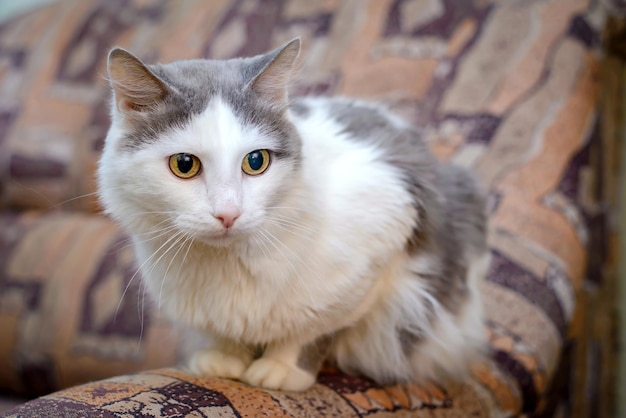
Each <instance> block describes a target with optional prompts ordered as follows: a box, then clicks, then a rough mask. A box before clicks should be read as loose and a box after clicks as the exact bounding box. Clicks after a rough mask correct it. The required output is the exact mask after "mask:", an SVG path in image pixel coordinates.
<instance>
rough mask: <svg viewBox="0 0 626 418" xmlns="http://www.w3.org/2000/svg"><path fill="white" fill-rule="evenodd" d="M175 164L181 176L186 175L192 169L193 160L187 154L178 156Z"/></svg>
mask: <svg viewBox="0 0 626 418" xmlns="http://www.w3.org/2000/svg"><path fill="white" fill-rule="evenodd" d="M176 163H177V164H178V170H180V172H181V173H183V174H187V173H189V171H190V170H191V168H192V167H193V158H191V155H189V154H180V155H179V156H178V159H177V160H176Z"/></svg>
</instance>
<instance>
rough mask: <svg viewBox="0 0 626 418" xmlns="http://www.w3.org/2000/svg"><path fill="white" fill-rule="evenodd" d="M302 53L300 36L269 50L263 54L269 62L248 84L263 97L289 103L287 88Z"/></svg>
mask: <svg viewBox="0 0 626 418" xmlns="http://www.w3.org/2000/svg"><path fill="white" fill-rule="evenodd" d="M298 55H300V38H295V39H293V40H291V41H289V42H287V43H286V44H284V45H282V46H280V47H278V48H276V49H275V50H273V51H270V52H268V53H267V54H265V55H264V56H263V59H264V60H266V61H267V64H266V65H265V66H264V67H263V68H262V69H261V71H260V72H259V73H258V74H257V75H256V76H255V77H254V78H253V79H252V81H250V83H249V84H248V85H249V86H250V88H251V89H252V90H253V91H254V92H256V93H257V94H258V95H260V96H261V97H263V98H265V99H267V100H268V101H269V102H270V103H272V104H275V105H279V106H280V105H286V104H287V88H288V86H289V80H290V79H291V75H292V73H293V71H294V64H295V62H296V59H297V58H298Z"/></svg>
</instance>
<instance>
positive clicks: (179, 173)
mask: <svg viewBox="0 0 626 418" xmlns="http://www.w3.org/2000/svg"><path fill="white" fill-rule="evenodd" d="M201 168H202V164H201V163H200V160H199V159H198V157H196V156H195V155H192V154H185V153H180V154H174V155H172V156H171V157H170V170H171V171H172V173H173V174H174V175H175V176H176V177H180V178H181V179H190V178H192V177H195V176H197V175H198V173H200V169H201Z"/></svg>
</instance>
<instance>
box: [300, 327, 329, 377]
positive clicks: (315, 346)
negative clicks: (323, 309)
mask: <svg viewBox="0 0 626 418" xmlns="http://www.w3.org/2000/svg"><path fill="white" fill-rule="evenodd" d="M332 340H333V337H332V336H330V335H325V336H322V337H319V338H318V339H317V340H315V341H314V342H312V343H310V344H308V345H306V346H304V347H302V349H301V350H300V354H299V356H298V361H297V366H298V367H299V368H300V369H302V370H304V371H306V372H309V373H311V374H312V375H317V372H318V371H319V370H320V368H321V367H322V363H324V360H326V357H327V356H328V354H329V353H330V348H331V344H332Z"/></svg>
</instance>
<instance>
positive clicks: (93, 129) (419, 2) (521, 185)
mask: <svg viewBox="0 0 626 418" xmlns="http://www.w3.org/2000/svg"><path fill="white" fill-rule="evenodd" d="M609 3H610V2H599V1H591V0H537V1H533V2H520V1H499V0H474V1H469V0H368V1H363V0H358V1H357V0H350V1H340V0H325V1H307V0H285V1H270V0H219V1H217V0H216V1H211V2H205V1H202V0H189V1H185V2H176V1H166V0H132V1H131V0H99V1H92V2H84V1H79V0H65V1H61V2H58V3H55V4H53V5H50V6H47V7H45V8H43V9H41V10H38V11H36V12H33V13H30V14H27V15H25V16H22V17H20V18H17V19H14V20H12V21H9V22H7V23H5V24H3V25H1V26H0V206H1V207H2V208H3V210H4V212H3V213H2V214H1V215H0V231H1V232H0V249H1V250H0V365H1V367H0V370H3V372H2V373H0V389H2V390H4V391H10V392H13V393H20V394H26V395H30V396H34V395H42V394H46V393H49V392H52V391H54V390H59V389H64V390H62V391H60V392H56V393H54V394H51V395H48V396H45V397H43V398H40V399H37V400H34V401H31V402H29V403H27V404H25V405H23V406H21V407H19V408H17V409H15V410H14V411H13V412H12V413H10V414H8V415H7V416H70V415H72V414H73V415H81V414H82V415H90V416H91V415H94V416H96V415H97V416H106V417H108V416H111V417H118V416H119V417H121V416H130V415H132V416H155V417H165V416H195V417H200V416H244V415H248V416H250V415H253V416H254V415H260V414H261V413H263V414H265V415H266V416H303V415H307V414H308V415H318V416H341V417H350V416H379V417H382V416H391V415H398V416H438V417H465V416H475V417H487V416H514V415H518V414H522V413H532V412H533V411H540V412H542V413H543V414H545V415H546V416H547V415H550V414H552V413H553V412H554V411H560V412H559V413H561V414H565V416H573V415H572V414H573V409H572V408H573V407H575V402H576V399H582V398H584V396H583V395H582V391H583V390H585V391H586V392H585V393H586V394H587V395H588V394H589V393H592V394H595V396H600V395H598V389H597V388H598V384H599V379H598V378H597V376H599V375H598V373H600V371H599V369H598V367H600V366H601V365H602V364H604V362H603V361H602V359H601V357H600V355H601V354H604V355H609V356H610V354H611V352H610V350H608V351H607V350H604V349H598V348H597V347H596V348H597V349H596V350H589V351H588V350H585V351H584V355H581V354H579V353H582V351H577V348H578V347H582V346H585V347H586V343H584V341H585V335H586V333H587V332H588V322H589V321H588V320H587V317H588V316H589V315H590V313H589V312H588V306H587V303H586V301H587V293H586V292H587V291H588V289H589V287H590V286H591V287H594V288H596V289H597V288H601V287H602V286H604V285H605V280H606V278H605V277H604V275H603V274H604V272H606V271H607V270H606V268H605V267H604V263H605V262H606V257H607V251H608V250H607V242H608V237H607V235H606V234H607V229H608V224H607V219H606V211H605V209H604V208H605V205H604V202H602V201H601V200H600V199H599V198H598V193H597V190H598V187H600V185H601V184H602V181H603V178H602V176H601V174H602V173H601V172H600V169H599V165H600V164H601V163H602V161H601V160H599V158H600V157H599V156H601V155H602V153H603V152H604V151H605V148H606V144H604V143H603V142H602V141H601V136H600V131H599V128H598V118H597V94H598V75H599V71H600V55H599V50H600V46H601V45H600V32H601V31H602V28H603V25H604V21H605V18H606V16H607V14H608V9H607V7H608V4H609ZM294 36H301V37H302V39H303V45H304V54H303V60H302V63H301V70H300V75H299V77H298V79H297V80H296V82H295V85H294V89H293V91H294V94H299V95H300V94H341V95H346V96H351V97H360V98H367V99H372V100H377V101H381V102H384V103H387V104H388V105H389V106H390V107H391V108H392V109H394V110H395V111H397V112H398V113H399V114H401V115H403V116H405V117H406V118H408V119H409V120H411V121H413V122H414V123H415V124H416V125H419V126H420V127H421V128H422V130H423V132H424V136H425V138H426V140H427V141H428V142H429V144H430V145H431V148H432V149H433V151H434V152H435V153H436V155H437V156H438V157H440V158H441V159H444V160H451V161H454V162H456V163H458V164H461V165H465V166H469V167H472V168H474V169H475V170H476V171H477V172H478V173H479V175H480V177H481V179H482V181H483V183H484V185H485V186H486V187H487V188H488V189H489V191H490V199H489V210H490V214H491V222H490V228H489V243H490V247H491V249H492V253H493V262H492V265H491V268H490V271H489V275H488V280H487V282H486V283H485V285H484V286H483V288H482V292H483V294H484V297H485V301H486V324H485V325H486V327H487V329H488V332H489V335H490V342H491V347H492V353H491V355H490V356H489V358H488V360H487V361H485V362H484V363H481V364H475V365H474V366H473V367H472V373H471V377H470V379H469V381H468V382H464V383H448V384H445V385H442V386H435V385H430V386H429V385H427V386H424V387H418V386H415V385H412V384H401V385H396V386H388V387H380V386H377V385H375V384H373V383H372V382H370V381H368V380H365V379H362V378H359V377H354V376H346V375H343V374H340V373H338V372H337V371H335V370H332V369H331V368H327V369H325V370H324V372H323V373H322V374H321V375H320V377H319V379H318V384H316V385H315V386H314V387H313V388H312V389H311V390H309V391H307V392H305V393H302V394H293V393H280V392H273V391H264V390H259V389H254V388H249V387H247V386H245V385H243V384H240V383H238V382H231V381H227V380H219V379H200V378H197V377H194V376H190V375H188V374H185V372H184V371H183V370H182V369H175V368H165V369H163V368H161V367H174V366H175V365H176V364H177V363H178V362H179V361H180V360H181V359H182V358H183V357H184V354H185V353H186V352H188V351H189V350H190V349H191V348H192V347H193V345H194V344H195V342H196V339H195V338H194V339H193V344H192V343H189V342H188V340H187V339H186V338H184V336H185V334H186V332H184V331H182V330H177V329H175V328H174V327H173V326H172V325H171V324H169V323H168V322H167V321H166V320H164V319H163V318H161V317H160V316H159V315H158V309H156V307H154V306H152V305H151V304H150V302H149V301H147V300H146V299H145V298H144V295H143V289H142V288H141V286H140V285H139V280H138V279H137V277H136V276H135V271H136V267H135V266H134V264H133V257H132V250H131V248H130V247H128V240H127V239H126V238H125V237H124V236H123V235H122V233H121V232H120V231H119V230H118V229H117V227H116V226H115V225H113V224H112V222H111V221H109V220H107V219H105V218H103V217H101V216H100V215H98V214H97V213H96V212H97V211H98V206H97V203H96V199H95V197H94V196H93V195H92V193H93V191H94V188H95V185H94V176H93V171H94V168H95V164H96V161H97V158H98V153H99V151H100V150H101V147H102V142H103V138H104V135H105V133H106V129H107V126H108V110H107V100H108V88H107V86H106V82H105V80H104V75H105V69H104V64H105V58H106V52H107V50H108V49H109V48H110V47H111V46H113V45H121V46H124V47H127V48H128V49H130V50H131V51H133V52H136V53H137V54H138V55H139V56H141V57H142V58H143V59H145V60H146V61H148V62H152V61H164V62H165V61H170V60H173V59H180V58H192V57H213V58H227V57H233V56H240V55H252V54H256V53H260V52H263V51H265V50H268V49H269V48H271V47H274V46H276V45H278V44H281V43H282V42H284V41H286V40H288V39H291V38H292V37H294ZM589 366H590V367H593V368H594V372H593V373H588V372H585V373H583V372H580V373H575V371H576V370H587V369H586V367H589ZM147 369H156V370H153V371H148V372H140V371H141V370H147ZM133 373H135V374H133ZM594 373H595V374H594ZM112 376H118V377H112ZM580 376H584V378H580ZM594 376H596V378H595V379H594V378H593V377H594ZM110 377H112V378H110ZM105 378H109V379H107V380H101V381H96V382H93V383H88V384H86V385H84V386H74V385H76V384H79V383H83V382H87V381H93V380H97V379H105ZM581 379H582V380H581ZM585 399H587V398H585ZM598 399H599V398H598ZM603 399H604V398H603Z"/></svg>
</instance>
